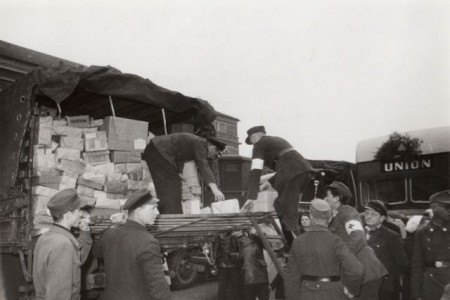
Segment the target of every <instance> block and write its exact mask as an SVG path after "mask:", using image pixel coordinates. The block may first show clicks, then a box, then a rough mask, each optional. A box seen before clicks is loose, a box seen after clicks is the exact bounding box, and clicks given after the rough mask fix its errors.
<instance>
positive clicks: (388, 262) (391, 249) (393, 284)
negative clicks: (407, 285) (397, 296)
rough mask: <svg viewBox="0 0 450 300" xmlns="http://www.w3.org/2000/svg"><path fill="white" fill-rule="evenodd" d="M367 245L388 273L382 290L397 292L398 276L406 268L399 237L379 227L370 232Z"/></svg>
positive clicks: (404, 254)
mask: <svg viewBox="0 0 450 300" xmlns="http://www.w3.org/2000/svg"><path fill="white" fill-rule="evenodd" d="M367 243H368V245H369V246H370V247H371V248H372V249H373V250H374V251H375V254H376V255H377V257H378V259H379V260H380V261H381V263H382V264H383V265H384V266H385V268H386V269H387V271H388V274H387V275H386V276H385V278H384V280H383V285H382V290H383V291H384V292H394V291H398V290H399V289H400V276H401V275H402V274H403V272H404V271H405V270H406V268H407V267H408V258H407V256H406V251H405V246H404V245H403V242H402V239H401V237H400V235H398V234H397V233H395V232H393V231H392V230H390V229H388V228H386V227H384V226H381V227H380V228H378V229H376V230H373V231H370V237H369V239H368V241H367Z"/></svg>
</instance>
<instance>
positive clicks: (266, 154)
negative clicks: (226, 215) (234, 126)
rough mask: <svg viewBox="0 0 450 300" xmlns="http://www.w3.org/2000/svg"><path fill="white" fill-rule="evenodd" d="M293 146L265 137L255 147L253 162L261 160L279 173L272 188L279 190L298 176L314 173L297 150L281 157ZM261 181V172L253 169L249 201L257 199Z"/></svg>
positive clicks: (250, 178)
mask: <svg viewBox="0 0 450 300" xmlns="http://www.w3.org/2000/svg"><path fill="white" fill-rule="evenodd" d="M291 147H292V146H291V144H289V143H288V142H287V141H285V140H284V139H282V138H280V137H275V136H267V135H266V136H263V137H262V138H261V139H260V140H259V141H258V142H257V143H255V144H254V146H253V155H252V160H255V159H261V160H263V161H264V165H265V166H267V167H268V168H270V169H272V170H275V171H276V172H277V173H276V174H275V176H274V177H272V178H271V179H270V180H269V181H270V183H271V184H272V186H273V187H274V188H275V189H276V190H279V189H280V188H281V187H282V186H283V184H284V183H286V181H288V180H289V179H292V178H294V177H295V176H297V175H300V174H303V173H306V172H312V171H313V168H312V166H311V164H310V163H309V162H308V161H307V160H306V159H304V158H303V156H301V155H300V153H298V152H297V151H295V150H292V151H289V152H286V153H285V154H283V155H282V156H281V157H279V154H280V152H281V151H282V150H285V149H288V148H291ZM260 179H261V170H260V169H252V170H251V171H250V177H249V181H248V193H247V198H248V199H253V200H254V199H256V198H257V196H258V192H259V182H260Z"/></svg>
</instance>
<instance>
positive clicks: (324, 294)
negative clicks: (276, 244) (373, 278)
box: [284, 225, 363, 300]
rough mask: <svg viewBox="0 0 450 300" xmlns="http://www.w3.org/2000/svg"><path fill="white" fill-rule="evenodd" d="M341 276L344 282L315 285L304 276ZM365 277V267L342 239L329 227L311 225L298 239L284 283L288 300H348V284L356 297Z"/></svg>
mask: <svg viewBox="0 0 450 300" xmlns="http://www.w3.org/2000/svg"><path fill="white" fill-rule="evenodd" d="M304 275H309V276H320V277H330V276H340V277H341V281H335V282H314V281H308V280H302V276H304ZM362 278H363V266H362V265H361V263H360V262H359V261H358V260H357V259H356V257H355V256H354V255H353V254H352V253H351V252H350V249H349V248H348V247H347V246H346V245H345V243H344V242H343V241H342V239H341V238H339V237H338V236H336V235H334V234H332V233H331V232H330V231H329V230H328V228H326V227H324V226H319V225H311V226H309V227H307V228H306V229H305V233H303V234H301V235H300V236H298V237H297V238H296V239H295V241H294V243H293V245H292V248H291V251H290V253H289V259H288V263H287V270H286V276H285V280H284V285H285V296H286V299H287V300H297V299H302V300H309V299H314V300H339V299H342V300H347V299H348V298H347V296H346V295H345V294H344V285H345V286H346V287H347V288H348V290H349V291H350V292H351V293H353V294H356V293H358V292H359V287H360V284H361V283H362Z"/></svg>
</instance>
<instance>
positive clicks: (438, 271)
mask: <svg viewBox="0 0 450 300" xmlns="http://www.w3.org/2000/svg"><path fill="white" fill-rule="evenodd" d="M437 261H447V262H450V224H449V223H448V222H447V224H446V225H444V226H437V225H435V224H434V223H433V221H431V222H429V223H428V224H427V225H425V226H424V227H422V228H420V229H419V230H417V232H416V234H415V236H414V246H413V258H412V266H411V297H412V298H417V297H422V299H423V300H435V299H437V300H439V299H440V296H441V295H442V292H443V289H444V286H445V285H446V284H449V283H450V268H436V267H431V266H430V265H429V264H433V265H435V263H436V262H437Z"/></svg>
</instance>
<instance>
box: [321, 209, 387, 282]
mask: <svg viewBox="0 0 450 300" xmlns="http://www.w3.org/2000/svg"><path fill="white" fill-rule="evenodd" d="M329 227H330V230H331V232H333V233H334V234H336V235H337V236H338V237H340V238H341V239H342V240H343V241H344V243H345V244H346V245H347V246H348V247H349V248H350V251H351V252H352V253H353V254H354V255H355V256H356V258H358V260H359V261H360V262H361V264H362V265H363V266H364V283H366V282H369V281H372V280H375V279H380V278H382V277H384V276H385V275H387V273H388V272H387V270H386V268H385V267H384V266H383V264H382V263H381V262H380V260H379V259H378V258H377V257H376V255H375V252H374V251H373V250H372V248H370V247H369V246H368V245H367V241H366V237H365V232H364V228H363V227H362V222H361V218H360V216H359V214H358V212H357V211H356V210H355V209H354V208H353V207H351V206H348V205H341V206H340V207H339V208H338V210H337V212H336V214H335V215H334V217H333V218H332V219H331V222H330V224H329Z"/></svg>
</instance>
